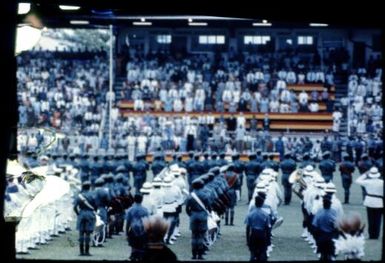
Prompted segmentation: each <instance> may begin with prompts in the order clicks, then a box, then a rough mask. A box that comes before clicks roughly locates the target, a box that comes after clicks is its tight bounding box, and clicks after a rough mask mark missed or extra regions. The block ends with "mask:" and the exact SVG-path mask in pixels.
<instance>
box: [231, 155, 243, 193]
mask: <svg viewBox="0 0 385 263" xmlns="http://www.w3.org/2000/svg"><path fill="white" fill-rule="evenodd" d="M239 157H240V156H239V153H234V154H233V156H232V160H233V165H234V173H236V174H238V177H239V181H240V183H239V185H238V188H237V189H236V190H235V191H236V194H237V200H240V199H241V195H242V185H243V172H244V170H245V164H244V163H243V162H242V161H241V160H240V159H239Z"/></svg>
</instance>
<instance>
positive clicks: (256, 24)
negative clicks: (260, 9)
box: [253, 20, 272, 26]
mask: <svg viewBox="0 0 385 263" xmlns="http://www.w3.org/2000/svg"><path fill="white" fill-rule="evenodd" d="M265 21H266V20H265ZM253 26H272V24H271V23H268V22H267V21H266V23H263V22H262V23H253Z"/></svg>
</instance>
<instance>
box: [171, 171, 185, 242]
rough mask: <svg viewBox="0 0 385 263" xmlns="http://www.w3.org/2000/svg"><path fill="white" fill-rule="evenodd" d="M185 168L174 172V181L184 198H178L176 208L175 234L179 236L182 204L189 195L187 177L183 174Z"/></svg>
mask: <svg viewBox="0 0 385 263" xmlns="http://www.w3.org/2000/svg"><path fill="white" fill-rule="evenodd" d="M182 170H183V169H181V168H179V170H178V171H176V172H175V173H173V175H174V177H175V179H174V180H173V181H172V183H173V184H174V185H175V186H177V187H178V188H179V190H180V191H181V194H182V198H179V199H178V206H177V208H176V216H175V217H176V218H175V230H174V233H173V236H175V237H179V236H180V231H179V225H180V218H179V216H180V213H181V212H182V206H183V204H184V202H185V200H186V198H187V195H188V189H187V184H186V179H185V178H184V177H183V176H182V175H181V172H182Z"/></svg>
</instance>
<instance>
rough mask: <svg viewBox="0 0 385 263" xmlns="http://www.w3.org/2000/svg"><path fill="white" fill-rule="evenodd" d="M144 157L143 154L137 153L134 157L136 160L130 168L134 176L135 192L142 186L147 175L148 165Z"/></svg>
mask: <svg viewBox="0 0 385 263" xmlns="http://www.w3.org/2000/svg"><path fill="white" fill-rule="evenodd" d="M144 158H145V155H143V154H138V156H137V157H136V160H137V161H136V163H135V164H134V166H133V168H132V170H133V176H134V187H135V191H136V192H137V193H138V192H139V191H140V188H142V185H143V183H144V182H145V181H146V177H147V170H148V166H149V165H148V163H147V162H146V160H145V159H144Z"/></svg>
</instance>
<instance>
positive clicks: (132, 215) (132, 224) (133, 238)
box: [126, 203, 149, 260]
mask: <svg viewBox="0 0 385 263" xmlns="http://www.w3.org/2000/svg"><path fill="white" fill-rule="evenodd" d="M148 216H149V213H148V210H147V209H146V208H145V207H143V206H142V205H141V204H138V203H135V204H134V205H133V206H132V207H131V208H130V209H128V210H127V214H126V234H127V238H128V244H129V245H130V246H131V248H132V251H131V257H130V259H131V260H141V259H142V258H143V252H144V249H145V247H146V242H147V237H146V232H145V231H144V226H143V221H142V220H143V218H145V217H148Z"/></svg>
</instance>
